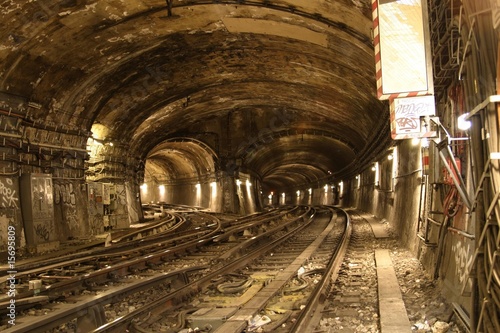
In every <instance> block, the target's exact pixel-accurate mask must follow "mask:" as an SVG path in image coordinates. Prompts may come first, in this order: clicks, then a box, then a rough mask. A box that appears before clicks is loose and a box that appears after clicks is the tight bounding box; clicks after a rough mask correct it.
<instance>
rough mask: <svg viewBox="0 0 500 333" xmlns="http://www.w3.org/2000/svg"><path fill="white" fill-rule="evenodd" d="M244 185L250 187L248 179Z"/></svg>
mask: <svg viewBox="0 0 500 333" xmlns="http://www.w3.org/2000/svg"><path fill="white" fill-rule="evenodd" d="M245 184H246V185H247V187H250V186H252V183H250V181H249V180H248V179H247V180H246V182H245Z"/></svg>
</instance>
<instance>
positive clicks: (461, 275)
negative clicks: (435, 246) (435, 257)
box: [451, 240, 473, 286]
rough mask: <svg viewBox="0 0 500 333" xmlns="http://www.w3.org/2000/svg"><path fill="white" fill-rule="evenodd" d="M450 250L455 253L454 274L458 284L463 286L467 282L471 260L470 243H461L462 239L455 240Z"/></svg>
mask: <svg viewBox="0 0 500 333" xmlns="http://www.w3.org/2000/svg"><path fill="white" fill-rule="evenodd" d="M451 251H452V252H453V253H454V255H455V265H456V266H455V275H456V276H457V278H458V281H459V282H460V284H461V285H462V286H464V284H465V283H467V282H468V281H467V280H468V275H469V271H470V269H471V266H472V261H473V260H472V259H473V258H472V257H473V256H472V252H471V249H470V244H469V243H467V244H463V243H462V241H460V240H457V241H456V243H454V244H453V245H452V248H451Z"/></svg>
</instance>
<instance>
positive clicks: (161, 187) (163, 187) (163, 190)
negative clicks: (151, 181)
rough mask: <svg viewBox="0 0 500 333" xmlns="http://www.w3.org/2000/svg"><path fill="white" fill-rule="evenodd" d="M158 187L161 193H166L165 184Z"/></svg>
mask: <svg viewBox="0 0 500 333" xmlns="http://www.w3.org/2000/svg"><path fill="white" fill-rule="evenodd" d="M158 189H159V190H160V195H164V194H165V185H160V186H158Z"/></svg>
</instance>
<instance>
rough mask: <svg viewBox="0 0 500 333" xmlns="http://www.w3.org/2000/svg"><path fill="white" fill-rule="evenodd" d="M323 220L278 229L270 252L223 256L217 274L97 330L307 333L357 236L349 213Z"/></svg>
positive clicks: (267, 249)
mask: <svg viewBox="0 0 500 333" xmlns="http://www.w3.org/2000/svg"><path fill="white" fill-rule="evenodd" d="M337 213H338V215H337ZM319 215H322V216H318V217H317V218H314V219H313V218H312V216H311V217H309V218H308V219H307V221H303V223H301V224H299V225H297V226H296V227H294V228H288V230H286V231H284V232H283V233H276V232H274V231H273V232H272V235H273V236H272V237H270V236H268V237H267V241H266V242H264V245H263V246H259V247H255V248H250V247H245V249H244V253H242V252H241V251H240V252H238V253H237V254H236V255H233V256H231V258H227V257H226V256H219V259H221V258H223V260H222V264H223V265H222V266H219V267H217V269H216V270H212V271H211V272H210V273H204V274H203V277H201V278H200V279H198V280H196V281H195V282H193V283H191V284H189V285H186V286H184V287H182V288H179V289H178V290H176V291H175V292H173V293H171V294H170V295H168V296H166V297H163V298H161V299H159V300H157V301H155V302H152V303H150V304H149V305H147V306H143V307H141V308H140V309H137V310H136V311H133V312H131V313H129V314H128V315H126V316H123V317H120V318H117V319H115V320H114V321H112V322H110V323H108V324H106V325H103V326H101V327H99V328H97V329H96V330H94V331H92V332H94V333H97V332H124V331H125V330H127V331H129V332H142V333H144V332H158V331H165V332H182V331H183V330H185V332H187V330H189V329H195V330H198V331H200V332H201V331H206V332H216V333H221V332H224V333H230V332H250V331H252V330H253V328H256V327H257V326H259V325H260V324H262V325H261V326H266V325H263V322H262V321H271V322H272V323H274V325H272V326H268V327H267V328H266V329H268V331H270V332H271V331H272V332H305V331H303V328H304V327H309V325H310V318H311V316H312V314H313V312H311V310H310V309H307V308H308V307H309V308H313V307H314V303H315V302H317V301H318V300H319V298H320V297H321V295H322V294H324V293H325V291H324V290H328V287H329V286H331V281H332V280H331V278H332V276H334V275H335V271H336V268H335V266H336V265H338V262H339V260H340V261H341V259H339V256H340V254H341V253H342V250H340V249H341V248H345V244H346V242H347V239H348V236H349V230H350V228H349V223H348V218H347V216H346V215H344V214H343V212H335V213H334V212H333V210H327V211H323V214H319ZM313 221H314V223H313ZM337 248H339V250H335V249H337ZM327 253H328V255H327ZM331 254H334V255H331ZM313 261H314V262H315V264H314V265H317V266H318V267H313V266H311V265H313ZM220 264H221V261H220V260H219V265H220ZM302 272H303V273H302ZM298 273H299V274H298ZM297 285H299V286H297ZM311 295H312V298H311V297H310V296H311ZM315 295H316V296H315ZM318 295H319V296H318ZM223 300H224V301H223ZM290 300H293V301H292V302H291V301H290ZM290 304H292V305H290ZM294 305H295V306H294ZM287 307H288V308H287ZM301 313H306V315H305V316H303V317H301V316H300V314H301ZM271 317H272V319H271ZM269 327H272V328H269Z"/></svg>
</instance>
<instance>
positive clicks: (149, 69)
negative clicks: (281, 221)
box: [0, 0, 500, 332]
mask: <svg viewBox="0 0 500 333" xmlns="http://www.w3.org/2000/svg"><path fill="white" fill-rule="evenodd" d="M394 2H396V3H398V4H400V5H401V6H408V7H412V6H414V5H415V4H417V5H419V6H420V7H421V8H423V10H422V12H423V17H424V23H425V31H426V34H425V43H424V44H425V49H426V52H427V53H426V54H427V55H428V56H427V58H426V59H425V61H426V62H425V66H424V67H426V69H427V70H428V72H429V73H430V74H429V75H430V76H429V79H430V80H429V81H430V83H429V82H427V84H429V85H430V86H431V87H432V89H430V90H432V91H431V92H430V93H428V94H426V95H432V96H433V97H434V101H435V105H434V106H435V115H434V116H432V117H430V118H429V117H427V118H425V119H424V118H422V119H419V120H418V121H422V122H423V123H422V124H423V125H422V128H421V129H420V131H419V132H418V133H417V134H416V135H414V137H413V139H412V138H409V137H405V138H401V137H396V136H395V135H394V126H395V125H394V121H395V120H394V118H393V117H394V114H393V111H394V110H393V107H394V104H393V103H394V100H395V97H394V96H389V97H387V98H381V96H380V94H379V91H378V86H377V80H378V79H380V78H379V76H378V71H379V68H378V67H377V66H378V65H377V64H378V63H377V61H378V59H377V56H376V52H377V51H376V50H377V40H378V37H377V36H376V35H375V33H374V11H375V10H376V8H377V5H378V6H383V5H385V4H391V3H394ZM420 7H419V8H420ZM499 8H500V7H499V4H498V1H494V0H483V1H474V0H463V1H458V0H448V1H446V0H427V1H424V0H422V1H420V0H399V1H382V0H378V1H371V0H310V1H288V0H283V1H267V0H256V1H245V0H235V1H217V0H214V1H205V0H200V1H197V0H166V1H160V0H132V1H120V0H99V1H95V0H64V1H52V0H50V1H43V2H42V1H28V0H23V1H3V2H2V4H1V5H0V11H1V17H2V26H1V28H0V33H1V35H2V37H3V38H2V42H1V44H0V45H1V46H0V59H1V61H0V139H1V141H0V151H1V152H2V155H1V156H2V159H1V161H0V166H1V174H0V181H1V187H2V192H1V194H2V206H1V207H0V223H1V225H0V231H1V234H0V239H2V240H3V242H2V244H7V241H6V240H7V238H6V237H7V235H8V232H7V230H8V229H9V226H11V225H12V226H15V227H16V230H18V232H17V238H16V246H17V247H18V248H19V251H26V252H29V253H32V254H36V253H44V252H46V251H55V250H57V249H58V248H59V247H60V245H61V244H62V243H64V242H66V241H67V240H74V239H78V238H80V237H82V236H83V235H85V236H90V237H95V236H98V235H102V234H105V233H107V232H110V231H112V230H122V229H127V228H129V227H130V226H131V225H135V224H140V223H148V222H149V221H151V220H154V219H155V218H157V216H156V215H155V212H154V211H153V212H152V211H150V210H143V207H146V206H147V205H157V204H171V205H182V206H185V207H193V208H195V209H198V210H203V211H210V212H216V213H223V214H236V215H238V216H245V215H249V214H254V213H258V212H262V211H265V210H268V209H271V208H276V207H285V206H289V205H308V206H321V205H334V206H339V207H356V208H357V209H359V210H361V211H364V212H367V213H369V214H372V215H374V216H376V217H378V218H380V219H384V220H386V221H388V223H389V224H390V225H391V226H392V227H393V228H394V229H395V230H397V233H398V240H399V242H400V244H401V246H404V247H405V248H407V249H408V250H409V251H411V252H412V253H413V254H414V256H415V257H416V258H418V259H419V260H420V261H421V263H422V265H423V266H424V267H425V268H426V271H427V273H428V274H429V275H431V276H433V277H434V278H435V280H436V281H437V282H438V283H439V284H440V285H442V288H443V290H444V291H443V292H444V293H445V294H446V295H447V297H448V298H449V300H450V302H455V303H457V304H459V305H460V307H461V308H463V309H465V312H467V313H468V315H469V317H470V319H469V321H470V327H471V330H472V331H474V332H476V331H477V332H490V331H491V332H493V331H495V330H496V329H498V328H500V326H498V324H499V319H498V318H499V314H500V310H499V309H500V302H499V299H500V295H499V292H500V291H499V283H500V281H499V278H498V271H499V267H500V265H499V264H500V262H499V259H498V249H499V247H500V243H499V242H498V239H500V238H499V237H498V235H499V234H498V226H499V225H498V221H499V215H500V211H499V209H500V198H499V191H500V190H499V181H500V179H499V178H500V174H499V173H498V168H499V162H498V160H499V158H500V157H499V149H500V148H499V138H498V132H499V127H500V122H499V111H498V107H497V104H496V103H497V102H499V101H500V99H499V98H498V95H497V90H498V89H499V87H498V83H497V82H498V72H499V68H498V64H499V60H498V59H499V58H498V56H499V55H498V47H499V46H498V23H499V22H498V13H499ZM392 15H396V14H394V13H392ZM401 15H403V14H401ZM405 15H408V17H403V18H402V19H401V17H395V16H394V21H396V22H402V21H405V20H409V21H412V20H414V17H413V16H412V15H413V12H411V11H410V14H405ZM403 16H404V15H403ZM403 28H404V27H403V26H402V27H401V29H403ZM407 37H408V39H409V34H408V35H407ZM408 39H405V38H402V39H401V40H398V41H397V45H396V47H397V49H401V50H402V51H401V53H400V54H398V55H394V56H393V58H392V59H391V58H389V65H386V66H387V67H390V66H391V61H392V62H394V63H397V62H399V61H400V58H401V57H403V58H407V59H406V60H407V62H406V63H407V67H410V68H411V67H412V66H413V63H412V57H413V56H414V54H416V50H415V49H413V48H412V45H411V44H410V43H409V42H408ZM398 57H400V58H398ZM415 66H417V65H416V64H415ZM397 79H398V80H399V81H400V83H401V84H404V83H406V81H408V80H409V79H408V78H407V77H405V76H404V75H403V74H402V75H401V77H398V78H397ZM408 95H410V96H409V97H412V96H413V95H411V94H406V95H404V94H403V95H402V96H400V97H403V98H404V97H408ZM464 117H465V119H466V121H469V122H470V123H471V127H470V129H463V128H462V127H461V123H460V122H461V121H462V120H463V119H464ZM37 225H40V226H41V227H37ZM42 229H43V230H42ZM40 230H41V231H40ZM38 231H40V232H38ZM42 231H43V232H42ZM444 234H446V236H444ZM0 246H1V247H0V251H2V253H3V252H5V251H7V245H0ZM443 258H452V259H450V260H451V261H452V262H453V263H451V264H449V263H447V264H449V265H452V266H451V267H452V268H451V269H449V270H448V271H447V274H437V272H438V271H439V266H440V265H444V264H443V262H442V261H443Z"/></svg>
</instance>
